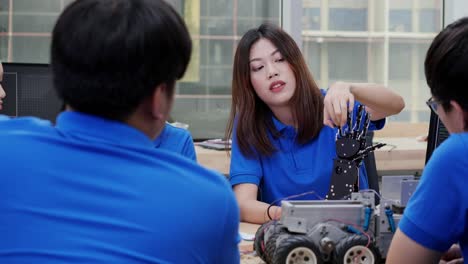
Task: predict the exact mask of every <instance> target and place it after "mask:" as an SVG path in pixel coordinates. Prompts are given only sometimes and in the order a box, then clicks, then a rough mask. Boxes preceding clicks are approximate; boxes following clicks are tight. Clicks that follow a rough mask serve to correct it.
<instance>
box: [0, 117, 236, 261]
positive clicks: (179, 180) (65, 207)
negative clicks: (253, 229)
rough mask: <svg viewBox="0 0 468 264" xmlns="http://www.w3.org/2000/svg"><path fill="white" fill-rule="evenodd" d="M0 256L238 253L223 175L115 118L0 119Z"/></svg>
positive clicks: (230, 257)
mask: <svg viewBox="0 0 468 264" xmlns="http://www.w3.org/2000/svg"><path fill="white" fill-rule="evenodd" d="M0 164H1V167H0V212H1V213H0V263H13V264H14V263H54V264H55V263H239V261H240V260H239V258H240V257H239V250H238V245H237V239H238V227H239V208H238V206H237V203H236V200H235V197H234V194H233V192H232V190H231V187H230V186H229V183H228V182H227V181H226V179H225V178H224V177H223V176H222V175H220V174H217V173H214V172H212V171H210V170H207V169H204V168H202V167H201V166H199V165H197V164H196V163H195V162H193V161H191V160H189V159H186V158H183V157H181V156H180V155H177V154H174V153H170V152H168V151H161V150H158V149H156V148H154V144H153V142H152V140H151V139H149V138H148V137H147V136H145V135H144V134H143V133H141V132H140V131H139V130H137V129H135V128H133V127H130V126H128V125H126V124H123V123H120V122H114V121H110V120H107V119H101V118H98V117H95V116H90V115H86V114H82V113H78V112H64V113H61V114H60V115H59V117H58V119H57V125H56V126H55V127H54V126H53V125H51V124H50V123H49V122H47V121H43V120H40V119H37V118H30V117H28V118H16V119H11V120H2V121H0Z"/></svg>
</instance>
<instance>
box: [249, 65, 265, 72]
mask: <svg viewBox="0 0 468 264" xmlns="http://www.w3.org/2000/svg"><path fill="white" fill-rule="evenodd" d="M262 68H263V66H258V67H253V68H252V71H254V72H257V71H259V70H261V69H262Z"/></svg>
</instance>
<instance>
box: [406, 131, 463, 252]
mask: <svg viewBox="0 0 468 264" xmlns="http://www.w3.org/2000/svg"><path fill="white" fill-rule="evenodd" d="M467 171H468V133H462V134H452V135H450V137H449V138H448V139H447V140H445V141H444V142H443V143H442V144H441V145H440V146H439V147H438V148H437V149H436V150H435V151H434V153H433V155H432V156H431V159H430V160H429V162H428V163H427V166H426V167H425V168H424V172H423V174H422V176H421V181H420V182H419V185H418V187H417V189H416V191H415V193H414V194H413V196H412V197H411V198H410V201H409V203H408V206H407V207H406V209H405V213H404V215H403V218H402V219H401V221H400V224H399V228H400V229H401V231H402V232H403V233H405V234H406V235H407V236H408V237H409V238H411V239H412V240H414V241H416V242H417V243H419V244H421V245H422V246H424V247H426V248H429V249H433V250H436V251H440V252H444V251H446V250H447V249H449V248H450V246H451V245H452V244H453V243H457V242H458V243H460V247H461V249H462V251H463V256H464V258H465V259H467V258H468V191H467V190H468V177H467V176H468V175H467Z"/></svg>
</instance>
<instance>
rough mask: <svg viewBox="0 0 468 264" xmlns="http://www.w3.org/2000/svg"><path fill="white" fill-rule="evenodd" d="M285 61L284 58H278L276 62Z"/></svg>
mask: <svg viewBox="0 0 468 264" xmlns="http://www.w3.org/2000/svg"><path fill="white" fill-rule="evenodd" d="M283 61H284V58H279V59H276V62H283Z"/></svg>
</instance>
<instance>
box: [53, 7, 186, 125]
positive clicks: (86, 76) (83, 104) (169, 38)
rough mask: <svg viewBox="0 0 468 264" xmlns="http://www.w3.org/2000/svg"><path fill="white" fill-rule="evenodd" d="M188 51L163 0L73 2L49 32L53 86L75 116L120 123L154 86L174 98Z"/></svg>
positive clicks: (177, 21) (176, 17) (180, 26)
mask: <svg viewBox="0 0 468 264" xmlns="http://www.w3.org/2000/svg"><path fill="white" fill-rule="evenodd" d="M191 47H192V44H191V40H190V36H189V33H188V30H187V28H186V26H185V24H184V22H183V20H182V19H181V17H180V16H179V15H178V14H177V13H176V11H175V10H174V9H173V8H172V7H171V6H170V5H169V4H167V3H166V2H165V1H164V0H131V1H129V0H79V1H74V2H73V3H71V4H70V5H69V6H68V7H67V8H66V9H65V10H64V11H63V13H62V14H61V15H60V17H59V19H58V21H57V23H56V25H55V28H54V30H53V36H52V48H51V65H52V70H53V75H54V85H55V88H56V90H57V93H58V95H59V97H61V99H63V101H64V102H65V104H67V105H69V106H71V107H72V108H73V109H74V110H77V111H80V112H84V113H88V114H93V115H97V116H101V117H104V118H109V119H114V120H119V121H124V120H125V119H126V118H127V117H128V116H129V115H130V114H131V113H132V112H133V111H135V110H136V108H137V107H138V106H139V105H140V104H141V103H142V102H143V100H144V99H145V98H147V97H149V96H151V95H152V94H153V93H154V91H155V89H156V87H157V86H158V85H160V84H166V85H167V87H168V91H167V92H168V95H169V96H171V97H172V95H173V92H174V86H175V81H176V80H177V79H180V78H181V77H182V76H183V75H184V73H185V70H186V68H187V64H188V62H189V59H190V54H191Z"/></svg>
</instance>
